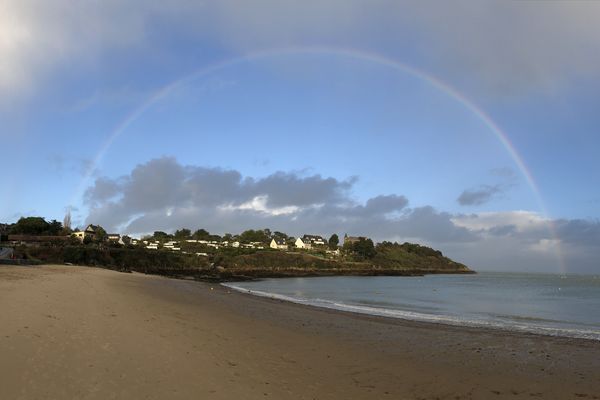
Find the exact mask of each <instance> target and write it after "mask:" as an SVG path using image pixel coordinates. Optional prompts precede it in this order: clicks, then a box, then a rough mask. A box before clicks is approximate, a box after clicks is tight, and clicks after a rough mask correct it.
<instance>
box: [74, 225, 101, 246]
mask: <svg viewBox="0 0 600 400" xmlns="http://www.w3.org/2000/svg"><path fill="white" fill-rule="evenodd" d="M99 228H100V226H98V225H92V224H89V225H88V226H87V227H86V228H85V229H84V230H83V231H77V232H73V237H75V238H77V239H79V240H80V241H81V242H82V243H83V241H84V240H85V238H90V239H96V236H97V235H98V229H99Z"/></svg>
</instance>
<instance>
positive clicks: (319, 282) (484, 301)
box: [224, 272, 600, 340]
mask: <svg viewBox="0 0 600 400" xmlns="http://www.w3.org/2000/svg"><path fill="white" fill-rule="evenodd" d="M224 285H225V286H228V287H230V288H232V289H235V290H239V291H242V292H246V293H251V294H254V295H258V296H265V297H272V298H277V299H282V300H287V301H292V302H297V303H302V304H308V305H313V306H318V307H326V308H332V309H338V310H344V311H351V312H357V313H364V314H372V315H380V316H386V317H392V318H402V319H408V320H415V321H427V322H434V323H443V324H451V325H468V326H476V327H487V328H498V329H507V330H514V331H522V332H531V333H538V334H545V335H554V336H566V337H576V338H587V339H594V340H600V276H585V275H552V274H524V273H491V272H482V273H479V274H475V275H428V276H424V277H319V278H280V279H265V280H262V281H256V282H239V283H238V282H236V283H228V284H224Z"/></svg>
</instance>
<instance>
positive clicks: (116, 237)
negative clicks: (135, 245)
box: [106, 233, 123, 244]
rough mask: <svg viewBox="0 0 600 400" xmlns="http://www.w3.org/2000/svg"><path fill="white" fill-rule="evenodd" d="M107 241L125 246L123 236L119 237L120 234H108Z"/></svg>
mask: <svg viewBox="0 0 600 400" xmlns="http://www.w3.org/2000/svg"><path fill="white" fill-rule="evenodd" d="M106 240H108V241H109V242H114V243H121V244H123V242H122V241H121V235H119V234H118V233H109V234H107V235H106Z"/></svg>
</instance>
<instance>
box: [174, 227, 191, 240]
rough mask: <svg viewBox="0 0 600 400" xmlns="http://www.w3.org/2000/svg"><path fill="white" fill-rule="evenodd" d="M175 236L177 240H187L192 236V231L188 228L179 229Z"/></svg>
mask: <svg viewBox="0 0 600 400" xmlns="http://www.w3.org/2000/svg"><path fill="white" fill-rule="evenodd" d="M174 236H175V238H176V239H187V238H189V237H190V236H192V231H190V230H189V229H186V228H182V229H178V230H176V231H175V235H174Z"/></svg>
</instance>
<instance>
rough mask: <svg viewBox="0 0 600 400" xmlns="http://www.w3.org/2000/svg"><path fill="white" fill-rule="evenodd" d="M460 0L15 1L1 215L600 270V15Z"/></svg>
mask: <svg viewBox="0 0 600 400" xmlns="http://www.w3.org/2000/svg"><path fill="white" fill-rule="evenodd" d="M459 3H460V4H453V5H452V6H451V7H450V6H449V5H444V4H433V3H423V2H408V1H405V2H395V1H394V2H392V1H390V2H386V1H383V2H378V3H377V5H374V4H373V3H372V2H363V1H337V0H333V1H325V2H318V3H316V2H315V3H311V2H307V3H305V4H302V5H299V4H298V3H295V2H293V3H292V2H285V1H284V2H281V1H274V0H273V1H270V0H264V1H258V2H252V4H250V3H249V2H241V1H234V0H228V1H220V2H217V1H215V2H211V1H208V2H202V3H200V2H189V1H174V2H170V3H169V4H168V5H166V4H165V5H162V4H148V3H147V2H142V1H130V2H105V3H102V4H91V3H85V4H78V5H73V4H71V2H67V1H57V2H54V3H53V4H52V5H49V4H47V3H45V2H36V1H18V2H17V1H14V2H13V1H8V2H5V4H4V5H3V6H2V7H3V8H4V9H3V10H2V12H1V13H0V34H1V35H2V37H3V38H4V40H2V41H0V59H2V60H3V65H2V66H1V67H0V119H1V121H2V126H1V127H0V135H1V136H0V137H1V139H2V150H3V151H2V165H3V170H4V172H5V174H3V175H4V177H3V185H2V186H1V187H0V198H1V199H2V201H1V204H0V220H1V221H6V222H13V221H15V220H17V219H18V218H19V217H20V216H24V215H43V216H45V217H47V218H56V219H59V220H61V219H62V217H63V216H64V213H65V210H66V209H67V208H69V207H70V208H72V209H73V215H74V220H75V222H76V223H77V224H78V225H79V226H83V225H84V224H85V223H90V222H93V223H100V224H102V225H104V226H106V227H108V228H109V229H111V230H116V231H120V232H126V233H130V234H138V235H139V234H143V233H146V232H149V231H152V230H155V229H163V230H174V229H176V228H179V227H183V226H187V227H189V228H192V229H195V228H199V227H205V228H207V229H209V230H211V231H215V232H218V233H224V232H226V231H234V232H235V231H240V230H242V229H246V228H250V227H254V228H257V227H267V226H270V227H272V228H277V229H282V230H286V231H288V232H289V233H291V234H301V233H307V232H312V233H320V234H324V235H329V234H331V233H333V232H336V233H338V234H343V233H345V232H348V233H350V234H360V233H364V234H368V235H370V236H372V237H374V238H376V239H377V240H384V239H391V240H411V241H416V242H419V243H424V244H428V245H432V246H435V247H437V248H440V249H441V250H442V251H444V252H445V253H446V254H448V255H450V256H452V257H454V258H457V259H459V260H461V261H464V262H466V263H468V264H470V265H473V266H474V267H475V268H476V269H477V268H479V269H517V270H542V271H549V272H556V271H561V272H564V271H575V272H598V271H600V266H599V265H598V264H599V258H600V223H599V222H598V218H599V217H600V215H599V213H598V209H600V189H599V187H600V174H598V171H600V161H599V159H598V157H597V154H598V150H597V149H598V148H599V147H600V146H599V145H600V136H599V135H598V133H599V132H598V131H599V128H600V114H599V113H598V112H597V104H600V98H599V94H598V93H600V80H599V79H598V74H599V73H598V71H600V41H598V39H597V38H598V37H600V28H598V26H600V24H599V22H600V21H598V19H600V6H598V5H597V4H595V3H593V2H568V3H562V2H552V3H540V2H514V3H505V2H494V1H489V2H488V1H486V2H477V3H474V2H462V3H461V2H459ZM460 6H462V7H460ZM383 59H385V60H388V61H384V62H382V61H381V60H383ZM233 60H237V61H235V62H233ZM378 60H379V61H378ZM391 62H396V63H399V64H402V65H404V66H406V67H394V66H393V65H391V64H390V63H391ZM217 66H219V67H217ZM407 68H408V69H407ZM207 69H208V70H207ZM410 70H414V71H416V73H414V72H410ZM202 71H206V72H205V73H202ZM194 74H195V75H194ZM424 76H429V77H431V78H432V79H435V80H437V81H439V82H441V83H438V84H436V83H432V81H431V80H429V79H428V78H426V77H424ZM186 77H188V78H187V79H185V78H186ZM182 79H183V80H182ZM180 80H182V81H181V83H180V84H177V85H174V86H172V87H171V89H170V90H167V91H163V92H161V90H162V89H163V88H165V87H166V86H167V85H170V84H173V83H174V82H178V81H180ZM440 85H441V86H443V85H447V86H449V87H451V88H453V90H455V91H456V92H457V93H458V96H460V97H464V98H466V99H467V100H468V102H469V103H470V104H471V106H472V107H474V108H470V107H469V106H466V105H465V104H464V103H462V102H461V101H460V100H459V99H457V97H456V95H453V94H452V93H449V92H448V91H446V90H443V88H441V86H440ZM158 93H163V95H162V96H158V97H157V96H156V95H157V94H158ZM152 98H155V101H151V102H149V100H150V99H152ZM144 104H146V105H147V107H146V108H145V109H144V111H143V112H141V113H139V115H137V117H136V118H133V119H132V120H131V121H130V123H129V124H127V126H126V127H125V129H122V131H119V134H118V135H116V136H114V141H112V142H111V145H110V146H108V147H107V148H106V151H105V152H103V151H102V149H103V148H104V146H105V145H106V143H107V141H108V140H109V139H110V138H111V137H112V136H113V133H114V132H115V131H116V130H118V129H119V127H121V126H122V124H123V122H124V121H126V120H127V118H128V117H130V116H131V115H134V113H136V110H139V109H140V107H142V106H143V105H144ZM481 113H485V114H487V115H489V117H490V118H491V119H492V120H493V121H494V123H495V124H497V125H498V126H499V127H500V129H501V131H502V133H503V134H504V135H505V138H506V139H507V140H508V141H509V142H510V143H511V144H512V146H513V147H514V149H515V150H516V152H517V154H518V156H519V157H520V158H521V159H522V160H523V162H524V164H525V167H526V169H527V170H529V172H530V173H531V175H532V177H533V180H534V182H535V186H536V187H532V185H530V184H529V183H528V182H527V179H526V178H525V176H524V171H523V170H522V169H521V168H520V167H519V166H518V165H517V164H516V163H515V160H514V158H513V157H512V156H511V154H510V153H509V152H508V151H507V149H506V148H505V147H504V146H503V145H502V143H501V141H500V140H499V138H498V135H497V134H496V133H495V132H494V131H493V130H492V129H490V127H489V126H487V125H486V123H485V121H483V120H482V116H481ZM96 161H97V162H96ZM166 192H168V193H170V195H165V193H166ZM540 199H541V202H540Z"/></svg>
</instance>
